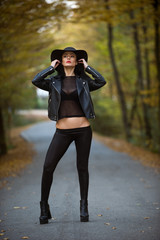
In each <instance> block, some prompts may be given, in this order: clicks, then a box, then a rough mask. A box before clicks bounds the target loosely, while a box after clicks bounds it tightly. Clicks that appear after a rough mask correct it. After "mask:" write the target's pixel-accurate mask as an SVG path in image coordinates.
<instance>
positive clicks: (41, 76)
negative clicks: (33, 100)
mask: <svg viewBox="0 0 160 240" xmlns="http://www.w3.org/2000/svg"><path fill="white" fill-rule="evenodd" d="M54 71H55V70H54V68H53V67H52V66H50V67H48V68H46V69H44V70H42V71H41V72H39V73H38V74H37V75H36V76H35V77H34V78H33V80H32V83H33V84H34V85H35V86H36V87H38V88H41V89H43V90H46V91H49V82H50V78H48V79H46V77H47V76H48V75H50V74H52V73H53V72H54Z"/></svg>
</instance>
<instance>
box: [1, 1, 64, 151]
mask: <svg viewBox="0 0 160 240" xmlns="http://www.w3.org/2000/svg"><path fill="white" fill-rule="evenodd" d="M0 9H1V19H0V32H1V34H0V38H1V45H0V57H1V63H0V120H1V121H0V128H1V142H0V154H3V153H6V150H7V142H6V129H5V118H6V117H7V115H9V112H11V114H12V112H13V111H14V110H15V109H18V108H21V107H27V106H29V104H30V100H31V97H32V94H33V91H32V88H31V87H30V85H31V84H30V81H29V82H28V80H29V79H31V78H32V74H33V72H34V71H35V69H34V66H38V64H39V65H40V64H41V61H42V60H43V61H44V55H43V54H44V53H45V52H46V51H48V50H47V49H48V48H49V47H50V46H51V43H52V44H53V41H54V39H53V37H52V38H51V33H50V32H49V30H50V29H51V28H52V30H56V29H57V28H58V27H59V24H60V21H61V20H62V17H64V16H65V13H66V12H67V8H66V5H65V4H64V1H62V0H60V1H58V2H53V3H52V4H47V2H46V1H43V0H40V1H39V0H35V1H32V0H28V1H24V0H14V1H9V0H2V1H1V2H0ZM47 31H48V32H47ZM26 99H27V101H26Z"/></svg>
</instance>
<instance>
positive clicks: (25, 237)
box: [21, 236, 29, 239]
mask: <svg viewBox="0 0 160 240" xmlns="http://www.w3.org/2000/svg"><path fill="white" fill-rule="evenodd" d="M21 239H29V237H27V236H24V237H21Z"/></svg>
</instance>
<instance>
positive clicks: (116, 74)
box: [107, 24, 131, 140]
mask: <svg viewBox="0 0 160 240" xmlns="http://www.w3.org/2000/svg"><path fill="white" fill-rule="evenodd" d="M107 28H108V49H109V54H110V58H111V63H112V67H113V73H114V78H115V82H116V86H117V91H118V97H119V100H120V105H121V110H122V119H123V125H124V129H125V135H126V138H127V140H129V139H130V138H131V134H130V129H129V124H128V119H127V109H126V102H125V97H124V93H123V90H122V87H121V83H120V77H119V72H118V69H117V65H116V61H115V57H114V52H113V46H112V44H113V28H112V26H111V24H108V26H107Z"/></svg>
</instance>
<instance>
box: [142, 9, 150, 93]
mask: <svg viewBox="0 0 160 240" xmlns="http://www.w3.org/2000/svg"><path fill="white" fill-rule="evenodd" d="M143 11H144V9H142V15H143ZM142 31H143V35H144V44H145V47H144V61H145V71H146V80H147V89H148V90H150V87H151V77H150V65H149V56H148V48H147V43H148V35H147V26H146V24H145V21H144V19H142Z"/></svg>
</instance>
